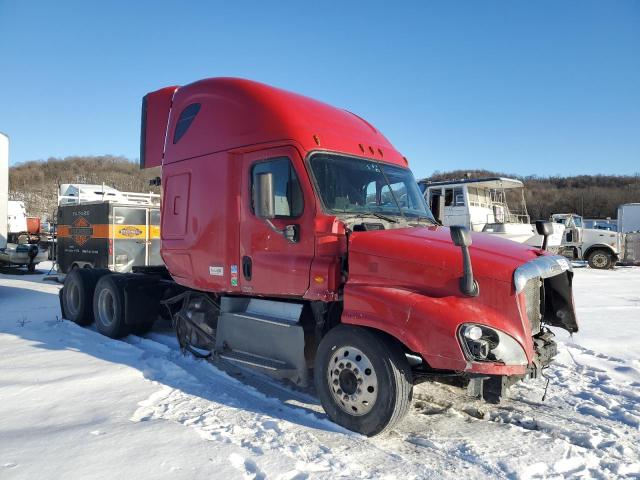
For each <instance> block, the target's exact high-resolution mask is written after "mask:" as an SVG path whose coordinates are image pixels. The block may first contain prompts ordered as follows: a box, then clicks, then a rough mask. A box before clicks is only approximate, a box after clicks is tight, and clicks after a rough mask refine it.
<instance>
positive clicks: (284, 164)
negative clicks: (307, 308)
mask: <svg viewBox="0 0 640 480" xmlns="http://www.w3.org/2000/svg"><path fill="white" fill-rule="evenodd" d="M268 172H270V173H271V174H272V175H273V187H274V188H273V190H274V197H275V198H274V200H275V214H276V217H275V218H274V219H272V220H271V224H272V225H270V224H269V222H268V221H266V220H265V219H262V218H258V217H257V216H256V215H255V209H254V205H253V201H252V192H253V188H254V184H255V182H256V181H257V175H258V174H260V173H268ZM241 181H242V186H241V189H240V190H241V192H242V195H241V199H240V204H241V206H240V208H241V212H240V259H239V265H237V266H232V267H231V281H232V284H233V282H234V275H236V276H237V282H238V283H239V286H240V287H241V289H242V291H243V292H244V293H251V294H256V295H276V296H302V295H303V294H304V293H305V292H306V291H307V289H308V288H309V272H310V269H311V262H312V261H313V256H314V243H315V242H314V217H315V202H314V201H313V198H314V197H313V191H312V189H311V185H310V182H309V180H308V177H307V174H306V170H305V169H304V166H303V161H302V158H301V157H300V155H299V153H298V151H297V150H296V149H295V148H293V147H282V148H276V149H269V150H265V151H260V152H252V153H249V154H245V155H243V156H242V175H241ZM287 226H294V228H295V229H297V231H298V235H297V237H298V238H297V239H296V241H295V242H292V241H290V240H288V239H287V238H285V236H284V235H283V234H282V233H280V232H278V231H276V230H283V229H285V227H287ZM234 270H236V272H237V273H236V274H234Z"/></svg>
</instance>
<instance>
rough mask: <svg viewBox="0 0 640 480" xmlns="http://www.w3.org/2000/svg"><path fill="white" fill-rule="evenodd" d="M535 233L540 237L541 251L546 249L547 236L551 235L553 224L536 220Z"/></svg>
mask: <svg viewBox="0 0 640 480" xmlns="http://www.w3.org/2000/svg"><path fill="white" fill-rule="evenodd" d="M536 231H537V232H538V235H542V238H543V240H542V250H546V249H547V240H548V239H549V235H551V234H552V233H553V224H552V223H551V222H546V221H544V220H536Z"/></svg>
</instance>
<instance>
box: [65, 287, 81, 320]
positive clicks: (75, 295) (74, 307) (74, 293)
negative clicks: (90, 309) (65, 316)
mask: <svg viewBox="0 0 640 480" xmlns="http://www.w3.org/2000/svg"><path fill="white" fill-rule="evenodd" d="M65 288H68V289H69V293H67V310H69V313H70V314H71V315H72V316H74V317H75V316H77V315H78V313H79V312H80V286H79V285H78V284H77V283H71V285H69V286H68V287H65Z"/></svg>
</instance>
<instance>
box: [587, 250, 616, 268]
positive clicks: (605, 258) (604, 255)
mask: <svg viewBox="0 0 640 480" xmlns="http://www.w3.org/2000/svg"><path fill="white" fill-rule="evenodd" d="M587 261H588V262H589V266H590V267H591V268H597V269H600V270H606V269H608V268H611V267H613V256H612V255H611V254H610V253H609V252H607V251H606V250H594V251H593V252H591V253H590V254H589V257H588V258H587Z"/></svg>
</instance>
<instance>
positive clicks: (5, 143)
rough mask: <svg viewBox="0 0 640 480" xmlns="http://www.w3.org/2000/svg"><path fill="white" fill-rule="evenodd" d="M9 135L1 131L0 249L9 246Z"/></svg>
mask: <svg viewBox="0 0 640 480" xmlns="http://www.w3.org/2000/svg"><path fill="white" fill-rule="evenodd" d="M8 205H9V137H7V136H6V135H5V134H4V133H2V132H0V249H5V248H7V235H8V232H7V220H8V216H9V212H8V211H7V209H8Z"/></svg>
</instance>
